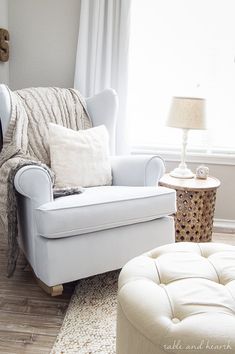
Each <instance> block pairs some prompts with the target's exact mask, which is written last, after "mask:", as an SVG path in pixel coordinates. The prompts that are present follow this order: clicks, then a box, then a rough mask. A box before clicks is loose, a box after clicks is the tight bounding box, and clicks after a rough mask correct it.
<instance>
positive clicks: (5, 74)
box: [0, 0, 11, 85]
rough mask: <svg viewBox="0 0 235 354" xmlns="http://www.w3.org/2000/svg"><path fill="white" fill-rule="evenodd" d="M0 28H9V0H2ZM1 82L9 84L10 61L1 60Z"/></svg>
mask: <svg viewBox="0 0 235 354" xmlns="http://www.w3.org/2000/svg"><path fill="white" fill-rule="evenodd" d="M0 28H5V29H8V4H7V0H0ZM10 55H11V53H10ZM0 82H1V83H3V84H6V85H8V84H9V62H5V63H3V62H0Z"/></svg>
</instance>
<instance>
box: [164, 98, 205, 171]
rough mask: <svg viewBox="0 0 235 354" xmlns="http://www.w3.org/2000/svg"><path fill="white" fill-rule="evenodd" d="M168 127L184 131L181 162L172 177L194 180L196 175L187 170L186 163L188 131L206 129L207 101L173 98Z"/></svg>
mask: <svg viewBox="0 0 235 354" xmlns="http://www.w3.org/2000/svg"><path fill="white" fill-rule="evenodd" d="M166 125H167V126H168V127H173V128H181V129H182V130H183V140H182V151H181V162H180V164H179V166H178V167H177V168H175V169H174V170H173V171H171V172H170V176H172V177H176V178H193V177H194V174H193V172H192V171H191V170H190V169H189V168H187V165H186V162H185V155H186V147H187V140H188V131H189V129H206V126H205V99H203V98H194V97H173V98H172V103H171V108H170V112H169V116H168V120H167V124H166Z"/></svg>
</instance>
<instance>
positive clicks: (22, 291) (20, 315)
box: [0, 245, 75, 354]
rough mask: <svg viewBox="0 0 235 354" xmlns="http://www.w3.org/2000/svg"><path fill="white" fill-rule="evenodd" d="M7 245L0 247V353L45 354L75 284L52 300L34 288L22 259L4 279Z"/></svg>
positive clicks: (36, 286)
mask: <svg viewBox="0 0 235 354" xmlns="http://www.w3.org/2000/svg"><path fill="white" fill-rule="evenodd" d="M5 274H6V246H5V245H2V246H1V247H0V353H1V354H47V353H50V350H51V348H52V346H53V343H54V341H55V338H56V336H57V334H58V332H59V329H60V327H61V324H62V322H63V319H64V315H65V313H66V309H67V307H68V304H69V301H70V298H71V295H72V294H73V291H74V287H75V283H71V284H68V285H66V286H65V290H64V293H63V295H62V296H58V297H51V296H49V295H47V294H46V293H44V292H43V291H42V290H41V289H40V288H39V286H38V285H37V283H36V281H35V278H34V276H33V274H32V272H31V270H30V268H29V267H28V266H26V264H25V260H24V257H23V256H21V257H20V259H19V262H18V265H17V269H16V272H15V274H14V276H13V277H12V278H10V279H8V278H6V276H5Z"/></svg>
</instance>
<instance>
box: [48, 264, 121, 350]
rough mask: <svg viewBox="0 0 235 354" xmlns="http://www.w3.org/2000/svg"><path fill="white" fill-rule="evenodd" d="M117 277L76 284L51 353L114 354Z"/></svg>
mask: <svg viewBox="0 0 235 354" xmlns="http://www.w3.org/2000/svg"><path fill="white" fill-rule="evenodd" d="M118 275H119V271H114V272H108V273H105V274H100V275H96V276H94V277H90V278H87V279H82V280H79V281H78V284H77V286H76V289H75V292H74V294H73V296H72V298H71V301H70V304H69V307H68V310H67V312H66V315H65V318H64V322H63V325H62V327H61V329H60V332H59V334H58V336H57V339H56V341H55V344H54V346H53V348H52V350H51V354H95V353H99V354H115V352H116V351H115V345H116V307H117V281H118Z"/></svg>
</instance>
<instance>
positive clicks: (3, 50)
mask: <svg viewBox="0 0 235 354" xmlns="http://www.w3.org/2000/svg"><path fill="white" fill-rule="evenodd" d="M9 39H10V36H9V32H8V31H7V30H6V29H4V28H0V61H4V62H5V61H8V60H9V45H8V41H9Z"/></svg>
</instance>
